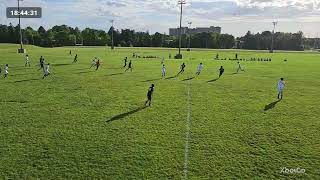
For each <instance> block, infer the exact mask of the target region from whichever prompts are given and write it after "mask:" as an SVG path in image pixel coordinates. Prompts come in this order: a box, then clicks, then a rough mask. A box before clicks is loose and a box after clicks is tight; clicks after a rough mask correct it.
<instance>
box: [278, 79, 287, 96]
mask: <svg viewBox="0 0 320 180" xmlns="http://www.w3.org/2000/svg"><path fill="white" fill-rule="evenodd" d="M285 86H286V82H285V81H284V79H283V78H281V79H280V81H279V82H278V99H282V96H283V89H284V88H285Z"/></svg>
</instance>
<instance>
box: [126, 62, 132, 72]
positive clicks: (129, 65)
mask: <svg viewBox="0 0 320 180" xmlns="http://www.w3.org/2000/svg"><path fill="white" fill-rule="evenodd" d="M129 69H130V71H131V72H132V61H131V60H130V61H129V64H128V68H127V69H126V70H125V72H127V71H128V70H129Z"/></svg>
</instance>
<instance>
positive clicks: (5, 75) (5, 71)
mask: <svg viewBox="0 0 320 180" xmlns="http://www.w3.org/2000/svg"><path fill="white" fill-rule="evenodd" d="M8 74H9V65H8V64H6V65H5V66H4V75H3V78H7V77H8Z"/></svg>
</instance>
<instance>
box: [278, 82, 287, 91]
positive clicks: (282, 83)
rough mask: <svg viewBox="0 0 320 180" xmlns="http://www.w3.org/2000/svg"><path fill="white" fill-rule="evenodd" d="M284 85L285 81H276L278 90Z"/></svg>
mask: <svg viewBox="0 0 320 180" xmlns="http://www.w3.org/2000/svg"><path fill="white" fill-rule="evenodd" d="M285 85H286V82H285V81H282V80H280V81H279V82H278V90H283V89H284V87H285Z"/></svg>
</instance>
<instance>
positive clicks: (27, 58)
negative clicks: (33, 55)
mask: <svg viewBox="0 0 320 180" xmlns="http://www.w3.org/2000/svg"><path fill="white" fill-rule="evenodd" d="M24 66H25V67H27V66H29V67H30V60H29V55H28V54H27V55H26V59H25V64H24Z"/></svg>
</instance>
